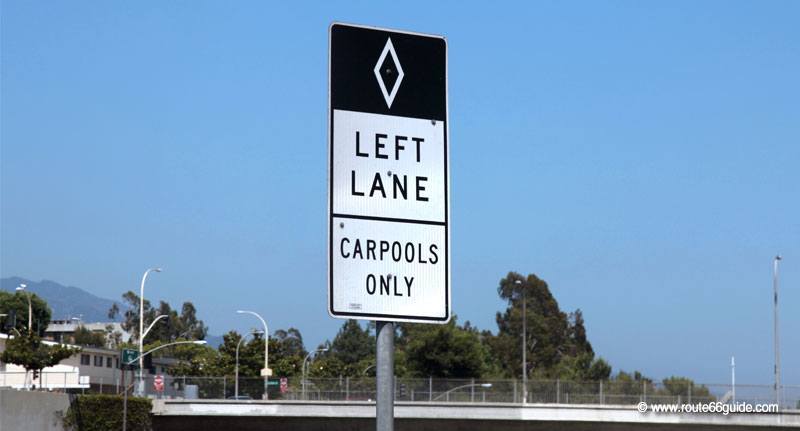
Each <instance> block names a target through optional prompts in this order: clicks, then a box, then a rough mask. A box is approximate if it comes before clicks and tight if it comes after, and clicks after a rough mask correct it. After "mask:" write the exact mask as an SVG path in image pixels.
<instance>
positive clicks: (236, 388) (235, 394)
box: [233, 331, 261, 400]
mask: <svg viewBox="0 0 800 431" xmlns="http://www.w3.org/2000/svg"><path fill="white" fill-rule="evenodd" d="M258 333H261V331H253V332H251V333H249V334H244V335H243V336H242V338H240V339H239V342H238V343H237V344H236V368H235V370H236V371H235V374H236V382H235V383H234V389H233V399H235V400H238V399H239V348H240V347H242V341H244V340H245V338H247V336H248V335H255V334H258Z"/></svg>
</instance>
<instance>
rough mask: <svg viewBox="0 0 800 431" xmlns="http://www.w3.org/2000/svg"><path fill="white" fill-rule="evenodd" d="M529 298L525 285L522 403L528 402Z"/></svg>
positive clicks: (523, 291)
mask: <svg viewBox="0 0 800 431" xmlns="http://www.w3.org/2000/svg"><path fill="white" fill-rule="evenodd" d="M527 302H528V299H527V297H526V293H525V287H524V286H523V288H522V404H525V403H527V402H528V359H527V354H528V329H527V327H528V324H527V323H528V311H527V309H526V307H525V305H526V303H527Z"/></svg>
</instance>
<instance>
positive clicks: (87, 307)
mask: <svg viewBox="0 0 800 431" xmlns="http://www.w3.org/2000/svg"><path fill="white" fill-rule="evenodd" d="M20 283H22V284H25V285H27V286H28V287H26V288H25V290H28V291H30V292H33V293H35V294H37V295H39V296H40V297H42V298H43V299H44V300H45V301H47V304H48V305H49V306H50V309H51V310H52V311H53V317H52V318H53V320H61V319H69V318H70V317H80V318H81V319H82V320H83V321H84V322H107V321H109V320H110V319H109V318H108V309H109V308H111V306H112V305H113V304H114V303H116V304H117V306H118V307H119V308H120V309H123V306H122V304H121V303H119V302H117V301H112V300H110V299H106V298H100V297H99V296H96V295H93V294H91V293H89V292H87V291H85V290H83V289H80V288H78V287H74V286H64V285H61V284H58V283H56V282H55V281H50V280H42V281H38V282H37V281H32V280H26V279H24V278H20V277H8V278H0V290H6V291H10V292H14V289H16V288H17V286H19V285H20ZM117 320H119V318H117Z"/></svg>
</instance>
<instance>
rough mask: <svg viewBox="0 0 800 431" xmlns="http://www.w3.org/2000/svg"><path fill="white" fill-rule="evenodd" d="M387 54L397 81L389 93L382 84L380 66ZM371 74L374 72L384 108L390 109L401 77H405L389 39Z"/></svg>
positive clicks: (401, 79)
mask: <svg viewBox="0 0 800 431" xmlns="http://www.w3.org/2000/svg"><path fill="white" fill-rule="evenodd" d="M388 54H391V55H392V61H393V62H394V65H395V67H396V68H397V80H396V81H394V85H393V86H392V90H391V91H388V90H387V89H386V84H384V82H383V77H382V76H381V65H382V64H383V62H384V60H386V56H387V55H388ZM373 72H375V78H376V79H377V80H378V85H379V86H380V87H381V93H383V99H384V100H386V106H388V107H389V108H391V107H392V102H394V96H397V90H398V89H399V88H400V82H402V81H403V75H405V74H404V73H403V66H401V65H400V60H398V59H397V53H396V52H395V51H394V45H392V38H391V37H390V38H388V39H387V40H386V46H384V47H383V52H381V56H380V58H378V63H377V64H375V69H373Z"/></svg>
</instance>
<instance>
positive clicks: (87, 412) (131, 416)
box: [64, 395, 153, 431]
mask: <svg viewBox="0 0 800 431" xmlns="http://www.w3.org/2000/svg"><path fill="white" fill-rule="evenodd" d="M71 401H72V402H71V403H70V407H69V409H68V410H67V413H66V414H65V415H64V428H66V429H68V430H71V431H107V430H121V429H122V408H123V400H122V396H120V395H79V396H77V397H75V398H74V399H72V400H71ZM152 409H153V404H152V402H151V401H150V399H149V398H137V397H128V415H127V416H128V426H127V429H128V431H152V429H153V427H152V420H151V417H150V412H151V411H152Z"/></svg>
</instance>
